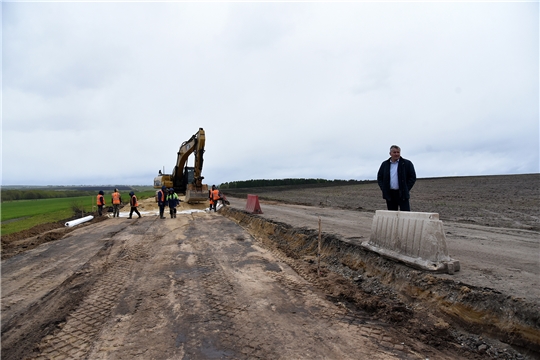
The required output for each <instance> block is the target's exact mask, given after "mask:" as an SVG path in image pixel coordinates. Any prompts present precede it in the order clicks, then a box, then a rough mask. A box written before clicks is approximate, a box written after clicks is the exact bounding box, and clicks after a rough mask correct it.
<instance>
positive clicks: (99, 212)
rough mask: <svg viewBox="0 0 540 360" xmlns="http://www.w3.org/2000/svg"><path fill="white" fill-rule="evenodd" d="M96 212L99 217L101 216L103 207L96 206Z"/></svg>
mask: <svg viewBox="0 0 540 360" xmlns="http://www.w3.org/2000/svg"><path fill="white" fill-rule="evenodd" d="M97 212H98V215H99V216H101V215H103V205H98V206H97Z"/></svg>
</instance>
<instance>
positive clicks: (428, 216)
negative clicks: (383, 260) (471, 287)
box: [362, 210, 460, 274]
mask: <svg viewBox="0 0 540 360" xmlns="http://www.w3.org/2000/svg"><path fill="white" fill-rule="evenodd" d="M362 246H363V247H364V248H366V249H368V250H370V251H374V252H376V253H378V254H380V255H382V256H385V257H387V258H391V259H394V260H398V261H401V262H403V263H406V264H408V265H410V266H412V267H415V268H420V269H423V270H428V271H435V272H448V273H452V274H453V273H454V272H455V271H459V268H460V266H459V261H457V260H454V259H451V258H450V256H448V249H447V247H446V237H445V235H444V229H443V224H442V221H441V220H439V214H437V213H424V212H409V211H387V210H377V211H376V213H375V216H374V218H373V223H372V226H371V236H370V239H369V241H365V242H363V243H362Z"/></svg>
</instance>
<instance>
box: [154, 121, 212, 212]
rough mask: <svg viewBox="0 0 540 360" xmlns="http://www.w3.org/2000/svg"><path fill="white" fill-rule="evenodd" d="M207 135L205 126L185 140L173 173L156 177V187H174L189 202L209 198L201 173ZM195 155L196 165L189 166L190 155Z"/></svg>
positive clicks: (160, 173)
mask: <svg viewBox="0 0 540 360" xmlns="http://www.w3.org/2000/svg"><path fill="white" fill-rule="evenodd" d="M204 143H205V135H204V130H203V128H199V131H197V132H196V133H195V134H193V135H192V136H191V138H190V139H189V140H187V141H184V142H183V143H182V145H181V146H180V150H179V151H178V159H177V160H176V166H175V167H174V169H173V172H172V174H163V173H162V172H161V170H160V171H159V175H158V176H156V177H155V178H154V189H161V187H162V186H165V187H166V188H167V189H169V188H173V189H174V191H175V192H176V193H178V194H185V201H186V202H187V203H190V204H192V203H196V202H201V201H207V200H208V185H206V184H203V183H202V181H203V179H204V176H202V175H201V173H202V167H203V154H204ZM192 153H193V154H194V155H195V166H193V167H189V166H187V160H188V157H189V155H191V154H192Z"/></svg>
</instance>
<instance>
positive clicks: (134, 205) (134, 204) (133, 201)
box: [128, 191, 141, 219]
mask: <svg viewBox="0 0 540 360" xmlns="http://www.w3.org/2000/svg"><path fill="white" fill-rule="evenodd" d="M129 196H130V198H129V205H131V211H130V212H129V217H128V219H131V215H133V212H136V213H137V215H139V218H140V217H141V213H140V212H139V210H138V209H137V206H139V202H138V201H137V197H136V196H135V193H134V192H133V191H130V192H129Z"/></svg>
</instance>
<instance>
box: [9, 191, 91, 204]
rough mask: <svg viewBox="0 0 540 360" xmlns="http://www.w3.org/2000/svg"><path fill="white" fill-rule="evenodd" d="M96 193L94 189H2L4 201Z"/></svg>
mask: <svg viewBox="0 0 540 360" xmlns="http://www.w3.org/2000/svg"><path fill="white" fill-rule="evenodd" d="M87 195H96V193H95V192H93V191H74V190H66V191H57V190H36V189H33V190H2V202H4V201H14V200H36V199H53V198H66V197H77V196H87Z"/></svg>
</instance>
